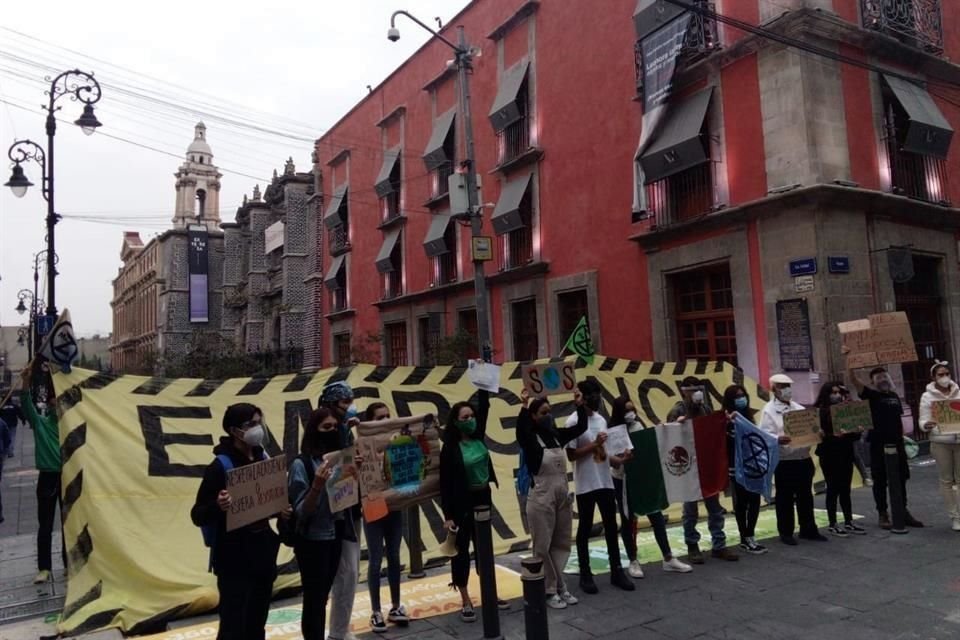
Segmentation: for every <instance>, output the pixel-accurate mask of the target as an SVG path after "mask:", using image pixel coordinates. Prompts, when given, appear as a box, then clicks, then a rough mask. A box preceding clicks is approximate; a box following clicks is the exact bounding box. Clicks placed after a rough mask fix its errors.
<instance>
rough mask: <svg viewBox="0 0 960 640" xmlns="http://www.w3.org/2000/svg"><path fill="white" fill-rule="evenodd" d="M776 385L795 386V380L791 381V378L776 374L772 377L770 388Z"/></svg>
mask: <svg viewBox="0 0 960 640" xmlns="http://www.w3.org/2000/svg"><path fill="white" fill-rule="evenodd" d="M775 384H793V380H791V379H790V376H786V375H784V374H782V373H776V374H774V375H772V376H770V386H771V387H772V386H773V385H775Z"/></svg>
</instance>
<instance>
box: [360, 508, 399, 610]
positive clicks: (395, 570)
mask: <svg viewBox="0 0 960 640" xmlns="http://www.w3.org/2000/svg"><path fill="white" fill-rule="evenodd" d="M363 533H364V535H365V536H366V537H367V552H368V553H369V554H370V557H369V559H368V562H367V588H368V589H369V590H370V606H371V608H372V610H373V611H380V569H381V567H382V566H383V550H384V543H386V550H387V582H389V583H390V600H391V601H392V603H393V606H394V608H396V607H398V606H400V543H401V542H402V541H403V513H402V512H400V511H391V512H390V513H389V514H387V516H386V517H384V518H380V519H379V520H377V521H376V522H367V521H364V522H363Z"/></svg>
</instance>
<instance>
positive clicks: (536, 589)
mask: <svg viewBox="0 0 960 640" xmlns="http://www.w3.org/2000/svg"><path fill="white" fill-rule="evenodd" d="M520 567H521V569H520V580H521V581H522V582H523V627H524V633H525V635H526V638H527V640H550V630H549V629H548V628H547V591H546V582H545V580H544V577H543V560H541V559H539V558H537V557H536V556H530V557H528V558H523V559H521V560H520Z"/></svg>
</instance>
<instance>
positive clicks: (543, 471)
mask: <svg viewBox="0 0 960 640" xmlns="http://www.w3.org/2000/svg"><path fill="white" fill-rule="evenodd" d="M520 400H521V401H522V402H523V408H522V409H520V415H519V417H518V418H517V443H519V445H520V447H521V448H522V449H523V452H524V455H525V457H526V463H527V468H528V469H529V471H530V473H531V475H532V476H533V485H532V487H531V488H530V492H529V494H528V495H527V522H528V523H529V525H530V538H531V541H532V545H533V553H534V554H535V555H536V556H537V557H538V558H540V559H541V560H542V561H543V574H544V579H545V583H546V593H547V606H548V607H550V608H552V609H566V608H567V606H568V605H573V604H577V602H578V600H577V598H576V597H574V596H573V594H571V593H570V591H569V589H567V586H566V583H565V582H564V579H563V570H564V568H565V567H566V566H567V559H568V558H569V557H570V540H571V534H572V533H573V511H572V508H571V504H570V486H569V484H568V482H567V458H566V455H565V454H564V451H563V448H564V447H565V446H566V445H567V443H568V442H570V441H571V440H575V439H577V438H578V437H580V435H581V434H583V432H584V431H586V430H587V418H586V408H585V407H584V406H583V396H582V395H581V394H580V391H579V390H578V391H575V392H574V403H575V404H576V406H577V413H578V415H579V414H582V416H580V417H582V419H578V421H577V425H576V426H575V427H572V428H557V425H556V421H555V420H554V419H553V416H552V415H551V414H550V404H549V403H548V402H547V400H546V399H545V398H536V399H534V400H533V401H532V402H531V401H530V393H529V392H528V391H527V390H526V389H524V390H523V391H522V392H521V393H520Z"/></svg>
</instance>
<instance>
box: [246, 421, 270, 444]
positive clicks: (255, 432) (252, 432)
mask: <svg viewBox="0 0 960 640" xmlns="http://www.w3.org/2000/svg"><path fill="white" fill-rule="evenodd" d="M265 435H266V432H265V431H264V430H263V425H262V424H258V425H257V426H255V427H250V428H249V429H247V430H246V431H244V432H243V441H244V442H245V443H247V444H248V445H249V446H251V447H259V446H261V445H262V444H263V438H264V436H265Z"/></svg>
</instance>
